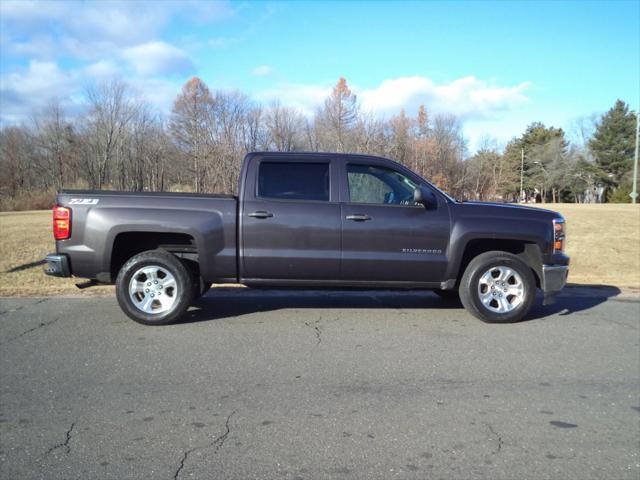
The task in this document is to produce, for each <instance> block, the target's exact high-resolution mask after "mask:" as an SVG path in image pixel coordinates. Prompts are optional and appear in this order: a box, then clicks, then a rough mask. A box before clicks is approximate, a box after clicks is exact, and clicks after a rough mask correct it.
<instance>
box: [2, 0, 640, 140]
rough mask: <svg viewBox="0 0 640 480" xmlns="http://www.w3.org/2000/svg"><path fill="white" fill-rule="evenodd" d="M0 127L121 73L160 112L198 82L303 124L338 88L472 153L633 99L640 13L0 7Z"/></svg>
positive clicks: (614, 6) (391, 7) (546, 6)
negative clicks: (421, 114)
mask: <svg viewBox="0 0 640 480" xmlns="http://www.w3.org/2000/svg"><path fill="white" fill-rule="evenodd" d="M0 41H1V43H0V45H1V47H0V95H1V97H0V100H1V104H0V117H1V120H2V122H3V123H19V122H26V121H28V120H29V118H30V117H31V115H32V114H33V112H34V111H37V110H38V109H40V108H42V107H43V106H44V105H46V104H47V102H49V101H50V99H51V98H52V97H56V98H59V99H61V101H62V102H63V105H66V106H68V109H69V112H70V113H73V112H74V107H73V105H74V104H77V103H81V102H82V92H83V90H84V88H85V87H86V86H88V85H90V84H92V83H96V82H101V81H104V80H107V79H109V78H112V77H121V78H123V79H125V80H126V81H127V82H129V83H130V84H131V85H132V87H133V88H135V89H136V90H137V91H139V92H140V93H141V94H142V95H144V96H145V97H146V98H147V99H148V100H149V101H150V102H151V103H152V104H153V105H155V106H156V107H157V108H158V110H159V111H161V112H164V113H166V112H168V111H169V110H170V108H171V104H172V102H173V99H174V98H175V95H176V94H177V93H178V91H179V89H180V87H181V85H182V84H183V83H184V82H185V81H187V80H188V79H189V78H191V77H192V76H194V75H196V76H199V77H201V78H202V79H203V80H204V81H205V82H206V83H207V84H208V85H209V87H210V88H211V89H212V90H215V89H239V90H241V91H243V92H245V93H247V94H248V95H249V96H250V97H251V98H253V99H255V100H258V101H263V102H270V101H272V100H276V99H277V100H279V101H280V102H281V103H283V104H285V105H290V106H292V107H295V108H298V109H299V110H300V111H302V112H303V113H305V114H309V115H311V114H312V113H313V112H314V110H315V109H316V108H317V106H318V105H319V104H320V103H321V102H322V99H323V98H324V97H325V96H326V95H327V93H328V92H329V91H330V89H331V86H332V85H333V84H335V82H336V81H337V79H338V78H339V77H340V76H344V77H345V78H346V79H347V81H348V82H349V84H350V85H351V86H352V88H353V90H354V91H355V92H356V93H357V94H358V97H359V99H360V102H361V107H362V109H363V110H365V111H369V112H372V113H373V114H375V115H379V116H384V117H389V116H391V115H393V114H396V113H397V112H398V111H399V110H400V108H405V109H406V110H407V112H408V113H413V112H415V111H416V110H417V107H418V105H419V104H421V103H424V104H425V106H426V107H427V110H428V111H430V112H431V113H432V114H437V113H453V114H455V115H457V116H459V117H460V118H461V120H462V122H463V125H464V132H465V136H466V137H467V138H468V140H469V144H470V147H471V149H472V150H473V149H474V148H475V147H476V146H477V145H478V143H479V141H480V139H481V138H482V137H483V136H490V137H493V138H495V139H497V140H498V142H499V143H504V142H506V141H507V140H508V139H509V138H511V137H512V136H515V135H518V134H519V133H521V132H522V131H523V129H524V128H525V127H526V125H527V124H529V123H530V122H532V121H542V122H544V123H547V124H550V125H554V126H560V127H564V128H565V129H566V130H568V131H569V133H571V132H572V131H573V130H574V128H575V123H576V120H577V119H579V118H583V117H588V116H590V115H592V114H594V113H601V112H603V111H606V110H607V109H608V108H610V107H611V106H612V105H613V103H614V101H615V100H616V99H617V98H622V99H623V100H625V101H627V102H629V103H630V104H631V106H632V109H634V110H635V109H637V108H638V104H639V102H640V2H639V1H621V2H613V1H609V2H578V1H573V2H566V3H563V2H506V1H502V2H462V1H459V2H405V3H400V2H393V3H387V2H322V1H317V2H293V1H289V2H266V1H264V2H230V3H228V2H204V1H185V2H173V1H167V0H165V1H157V2H146V1H132V2H117V1H95V2H54V1H45V2H31V1H20V2H13V1H9V0H2V2H0Z"/></svg>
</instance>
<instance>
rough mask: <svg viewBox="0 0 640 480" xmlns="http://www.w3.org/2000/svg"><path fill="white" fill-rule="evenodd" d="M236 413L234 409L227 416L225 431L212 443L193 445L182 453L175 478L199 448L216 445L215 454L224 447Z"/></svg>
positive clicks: (174, 478)
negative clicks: (232, 418)
mask: <svg viewBox="0 0 640 480" xmlns="http://www.w3.org/2000/svg"><path fill="white" fill-rule="evenodd" d="M235 413H236V411H235V410H234V411H233V412H231V414H230V415H229V416H228V417H227V420H226V421H225V423H224V426H225V432H224V433H223V434H222V435H220V436H219V437H217V438H216V439H214V440H213V441H212V442H211V443H208V444H206V445H202V446H199V447H193V448H190V449H188V450H185V452H184V453H183V454H182V458H181V459H180V464H179V465H178V468H177V470H176V473H174V474H173V480H178V477H179V476H180V472H181V471H182V469H183V468H184V464H185V463H186V462H187V458H188V457H189V455H190V454H192V453H193V452H195V451H197V450H204V449H205V448H211V447H213V446H215V447H216V448H215V450H214V451H213V454H214V455H215V454H217V453H218V450H220V449H221V448H222V446H223V445H224V442H225V441H226V440H227V437H228V436H229V433H231V425H230V422H231V417H233V416H234V415H235Z"/></svg>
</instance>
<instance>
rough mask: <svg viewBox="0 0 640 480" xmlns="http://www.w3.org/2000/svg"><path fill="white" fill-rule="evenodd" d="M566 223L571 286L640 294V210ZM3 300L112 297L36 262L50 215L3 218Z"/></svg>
mask: <svg viewBox="0 0 640 480" xmlns="http://www.w3.org/2000/svg"><path fill="white" fill-rule="evenodd" d="M544 207H545V208H550V209H553V210H557V211H559V212H560V213H562V215H564V217H565V218H566V220H567V253H568V254H569V255H570V256H571V273H570V276H569V280H570V282H571V283H578V284H592V285H613V286H618V287H630V288H633V289H638V288H640V206H638V205H629V204H624V205H620V204H608V205H573V204H555V205H549V204H547V205H545V206H544ZM0 232H2V237H1V238H0V296H13V295H18V296H22V295H53V294H78V295H96V294H101V293H110V292H112V291H113V287H108V286H105V287H95V288H89V289H87V290H78V289H77V288H76V287H75V282H76V281H77V280H74V279H61V278H52V277H48V276H46V275H44V274H43V273H42V265H39V264H38V262H39V261H40V260H42V259H43V258H44V256H45V255H46V254H47V253H50V252H53V251H54V250H55V245H54V241H53V237H52V234H51V212H50V211H36V212H10V213H0Z"/></svg>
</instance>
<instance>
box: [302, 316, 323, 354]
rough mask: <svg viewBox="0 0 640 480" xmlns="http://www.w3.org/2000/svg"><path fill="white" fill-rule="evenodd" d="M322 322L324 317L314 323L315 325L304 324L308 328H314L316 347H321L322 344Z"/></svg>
mask: <svg viewBox="0 0 640 480" xmlns="http://www.w3.org/2000/svg"><path fill="white" fill-rule="evenodd" d="M321 321H322V317H320V318H319V319H317V320H316V321H315V322H313V324H311V323H309V322H304V324H305V325H306V326H307V327H309V328H313V330H314V333H315V335H316V347H317V346H318V345H320V342H322V328H321V327H320V322H321Z"/></svg>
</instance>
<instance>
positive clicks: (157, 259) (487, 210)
mask: <svg viewBox="0 0 640 480" xmlns="http://www.w3.org/2000/svg"><path fill="white" fill-rule="evenodd" d="M239 182H240V185H239V190H238V192H239V194H238V196H237V197H235V196H230V195H209V194H189V193H133V192H109V191H77V190H76V191H73V190H66V191H61V192H59V193H58V195H57V205H56V206H55V207H54V210H53V231H54V237H55V239H56V254H52V255H49V256H47V258H46V261H47V265H46V267H45V272H46V273H47V274H49V275H56V276H62V277H69V276H72V275H73V276H76V277H83V278H87V279H90V281H89V282H88V284H93V283H115V285H116V296H117V299H118V303H119V304H120V307H121V308H122V310H123V311H124V313H125V314H127V315H128V316H129V317H131V318H132V319H133V320H135V321H136V322H140V323H143V324H147V325H161V324H167V323H170V322H172V321H174V320H176V319H178V318H179V317H180V316H181V315H182V314H183V313H184V312H185V311H186V310H187V308H188V307H189V305H190V304H191V303H192V302H193V301H194V300H195V299H196V298H197V297H199V296H200V295H202V294H204V292H206V291H207V289H208V288H209V287H210V286H211V284H215V283H230V282H232V283H241V284H244V285H247V286H249V287H279V288H281V287H306V288H314V289H315V288H343V287H349V288H354V287H356V288H358V287H359V288H367V289H370V288H383V289H425V290H433V291H435V292H436V293H438V294H439V295H441V296H443V297H453V298H457V296H458V295H459V298H460V300H461V301H462V304H463V305H464V307H465V308H466V309H467V310H468V311H469V312H470V313H471V314H473V315H474V316H476V317H478V318H479V319H481V320H484V321H486V322H513V321H518V320H520V319H522V318H523V317H524V316H525V315H526V314H527V313H528V312H529V309H530V308H531V306H532V305H533V303H534V301H535V298H536V291H537V289H538V288H539V289H540V290H542V292H543V296H544V303H545V304H547V303H550V302H551V301H552V300H553V298H554V296H555V295H556V294H557V293H558V292H559V291H560V290H561V289H562V288H563V287H564V285H565V283H566V279H567V274H568V265H569V258H568V257H567V256H566V255H565V254H564V252H563V249H564V241H565V239H564V219H563V218H562V216H560V215H559V214H558V213H555V212H551V211H548V210H542V209H539V208H530V207H524V206H516V205H505V204H497V203H479V202H458V201H456V200H454V199H453V198H451V197H450V196H448V195H447V194H445V193H444V192H442V191H440V190H439V189H438V188H436V187H435V186H434V185H432V184H430V183H429V182H428V181H426V180H425V179H423V178H421V177H420V176H418V175H416V174H415V173H413V172H412V171H411V170H409V169H407V168H406V167H404V166H403V165H400V164H399V163H396V162H393V161H391V160H388V159H385V158H379V157H373V156H367V155H354V154H338V153H335V154H334V153H274V152H269V153H250V154H248V155H247V156H246V158H245V159H244V163H243V166H242V170H241V173H240V179H239Z"/></svg>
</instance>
